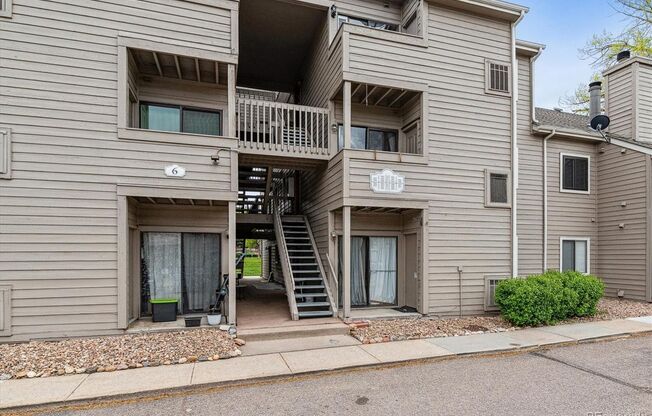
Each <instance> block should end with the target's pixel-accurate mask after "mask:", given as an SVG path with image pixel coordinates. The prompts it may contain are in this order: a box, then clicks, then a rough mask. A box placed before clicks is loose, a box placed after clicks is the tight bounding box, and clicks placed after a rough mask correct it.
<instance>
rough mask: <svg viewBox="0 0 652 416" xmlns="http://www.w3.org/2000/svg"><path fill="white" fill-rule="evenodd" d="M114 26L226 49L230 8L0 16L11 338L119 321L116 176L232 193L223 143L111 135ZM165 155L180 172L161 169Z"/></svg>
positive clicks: (4, 246) (3, 228)
mask: <svg viewBox="0 0 652 416" xmlns="http://www.w3.org/2000/svg"><path fill="white" fill-rule="evenodd" d="M220 4H222V3H220ZM224 4H225V3H224ZM119 31H125V32H130V33H141V34H144V35H148V36H156V37H158V38H160V39H161V40H162V41H164V42H165V41H168V42H173V41H175V39H178V40H181V41H183V42H186V44H188V45H191V44H192V45H195V46H196V47H200V48H203V49H208V50H212V51H220V52H224V53H230V51H231V39H230V36H231V30H230V10H228V9H226V8H218V7H208V6H203V5H199V4H196V3H191V2H182V1H167V0H166V1H163V0H161V1H139V2H132V1H126V0H122V1H120V0H118V1H111V2H100V1H86V0H71V1H39V0H34V1H29V2H27V1H21V0H14V8H13V16H12V18H11V19H2V20H0V32H1V33H2V37H3V42H2V43H0V58H1V59H0V95H1V96H2V103H3V105H2V106H1V107H0V117H1V120H2V121H1V123H2V126H6V127H10V128H11V129H12V133H13V135H12V139H13V154H12V168H13V172H12V179H11V180H5V181H2V182H0V283H3V284H4V283H8V284H11V285H13V292H12V297H13V310H12V315H13V322H12V324H13V334H14V336H13V337H12V338H9V340H12V339H28V338H30V337H34V336H62V335H66V334H85V333H86V334H89V333H100V332H111V331H113V330H116V329H117V293H118V290H117V244H118V242H117V216H118V213H117V197H116V185H117V184H119V183H127V184H138V185H142V186H162V187H165V186H170V187H191V188H204V189H206V188H210V189H212V190H216V191H219V190H222V191H230V164H231V158H230V156H229V155H228V153H222V154H221V157H220V163H219V165H217V166H215V165H213V164H212V163H211V161H210V156H211V154H213V153H214V151H215V149H214V148H202V147H193V146H184V145H169V144H155V143H145V142H134V141H123V140H118V139H117V127H116V123H117V78H118V75H117V46H116V45H117V36H118V32H119ZM172 163H178V164H180V165H182V166H184V167H185V168H186V169H187V175H186V177H185V178H184V179H171V178H166V177H165V175H163V168H164V167H165V166H166V165H169V164H172ZM3 340H7V339H3Z"/></svg>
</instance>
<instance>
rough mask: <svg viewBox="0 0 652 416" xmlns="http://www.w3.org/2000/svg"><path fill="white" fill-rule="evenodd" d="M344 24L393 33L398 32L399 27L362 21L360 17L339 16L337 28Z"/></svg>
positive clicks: (374, 21) (366, 20) (373, 21)
mask: <svg viewBox="0 0 652 416" xmlns="http://www.w3.org/2000/svg"><path fill="white" fill-rule="evenodd" d="M343 23H350V24H352V25H357V26H366V27H370V28H372V29H381V30H390V31H392V32H396V31H398V25H395V24H392V23H385V22H379V21H377V20H371V19H361V18H358V17H352V16H345V15H341V14H339V15H337V27H338V28H339V27H341V26H342V24H343Z"/></svg>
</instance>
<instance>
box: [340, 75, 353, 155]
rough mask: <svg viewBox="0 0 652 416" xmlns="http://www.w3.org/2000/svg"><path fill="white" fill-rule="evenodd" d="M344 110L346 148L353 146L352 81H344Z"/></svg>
mask: <svg viewBox="0 0 652 416" xmlns="http://www.w3.org/2000/svg"><path fill="white" fill-rule="evenodd" d="M342 94H343V96H344V97H343V111H344V148H345V149H350V148H351V82H349V81H344V90H343V92H342Z"/></svg>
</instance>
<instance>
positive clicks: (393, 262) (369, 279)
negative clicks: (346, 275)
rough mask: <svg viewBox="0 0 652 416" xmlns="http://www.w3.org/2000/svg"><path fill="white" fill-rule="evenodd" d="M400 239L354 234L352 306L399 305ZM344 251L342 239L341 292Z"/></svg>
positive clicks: (352, 250) (352, 238)
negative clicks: (398, 251) (398, 250)
mask: <svg viewBox="0 0 652 416" xmlns="http://www.w3.org/2000/svg"><path fill="white" fill-rule="evenodd" d="M397 241H398V239H397V238H396V237H351V306H352V307H364V306H381V305H396V302H397V297H396V294H397V281H398V268H397ZM341 250H342V244H341V239H340V241H339V251H340V255H339V259H340V261H339V265H340V273H339V275H340V276H339V278H340V284H339V288H340V292H341V288H342V287H343V284H342V273H341V267H342V258H343V257H342V251H341ZM342 298H343V296H342V294H341V293H340V300H342Z"/></svg>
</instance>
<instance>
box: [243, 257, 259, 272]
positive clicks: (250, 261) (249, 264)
mask: <svg viewBox="0 0 652 416" xmlns="http://www.w3.org/2000/svg"><path fill="white" fill-rule="evenodd" d="M243 274H244V276H260V257H245V259H244V271H243Z"/></svg>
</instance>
